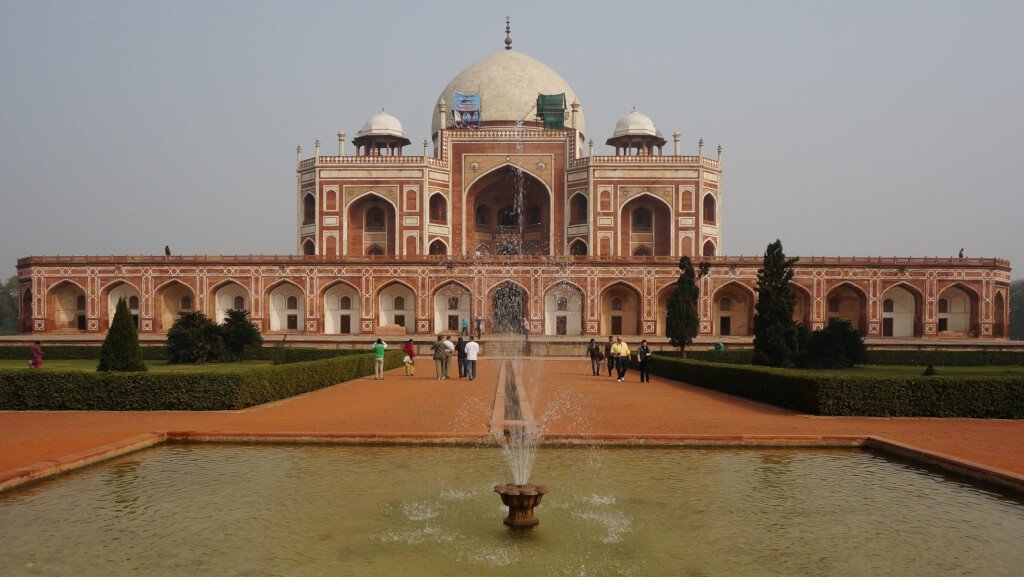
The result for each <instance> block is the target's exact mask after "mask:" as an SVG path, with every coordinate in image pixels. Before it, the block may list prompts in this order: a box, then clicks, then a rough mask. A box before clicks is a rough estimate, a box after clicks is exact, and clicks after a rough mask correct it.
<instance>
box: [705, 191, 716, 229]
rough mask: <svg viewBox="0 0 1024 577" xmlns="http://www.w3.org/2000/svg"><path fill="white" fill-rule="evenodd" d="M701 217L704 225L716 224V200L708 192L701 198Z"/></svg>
mask: <svg viewBox="0 0 1024 577" xmlns="http://www.w3.org/2000/svg"><path fill="white" fill-rule="evenodd" d="M701 216H702V217H703V222H704V224H718V200H717V199H715V195H714V194H712V193H710V192H708V193H705V194H704V196H702V197H701Z"/></svg>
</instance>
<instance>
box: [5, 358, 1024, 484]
mask: <svg viewBox="0 0 1024 577" xmlns="http://www.w3.org/2000/svg"><path fill="white" fill-rule="evenodd" d="M453 365H454V364H453ZM420 369H421V370H420V373H419V374H417V375H416V376H414V377H406V376H405V375H404V374H403V371H402V370H401V369H399V370H394V371H390V372H389V373H387V375H386V377H385V379H384V380H383V381H376V380H374V379H373V378H372V377H371V378H363V379H358V380H354V381H350V382H347V383H342V384H339V385H336V386H333V387H330V388H327V389H323V390H320V391H316V392H313V393H309V394H306V395H302V396H299V397H295V398H292V399H287V400H283V401H278V402H275V403H270V404H267V405H262V406H259V407H253V408H251V409H247V410H244V411H218V412H165V411H161V412H78V411H66V412H34V411H33V412H18V411H0V483H2V482H3V481H4V480H5V479H6V478H9V477H10V476H11V473H12V472H13V471H14V470H16V469H20V468H24V467H28V466H31V465H34V464H39V463H43V462H46V461H57V460H61V459H66V458H67V457H68V456H69V455H73V454H76V453H80V452H83V451H89V450H91V449H95V448H96V447H100V446H104V445H108V444H112V443H118V442H123V441H125V440H127V439H130V438H132V437H136V436H139V435H143V434H146V433H151V432H163V431H196V432H201V433H210V434H214V433H218V432H230V433H246V434H254V435H261V434H295V433H298V434H308V435H334V434H337V435H365V436H371V437H372V436H406V437H437V438H444V437H453V436H464V435H484V434H486V433H487V431H488V426H489V419H490V416H491V409H492V406H493V403H494V395H495V390H496V383H497V375H498V369H499V361H496V360H486V361H481V362H480V367H479V377H478V379H477V380H476V381H474V382H470V381H468V380H458V379H449V380H446V381H437V380H436V379H434V376H433V370H432V367H431V366H430V365H429V363H427V362H424V363H420ZM453 369H454V366H453ZM522 370H523V374H524V376H525V381H526V382H527V383H531V382H533V383H537V382H539V383H540V384H539V385H535V386H529V385H528V386H527V390H528V392H529V394H531V395H535V396H536V399H535V401H534V406H535V409H534V413H535V415H536V416H537V417H538V418H539V419H547V425H546V430H547V431H548V432H550V433H553V434H573V435H595V436H621V435H627V436H635V437H637V438H645V437H646V438H652V437H657V436H660V435H674V436H735V435H756V436H766V437H779V436H789V435H800V436H804V435H811V436H831V435H853V436H869V435H870V436H877V437H884V438H887V439H891V440H893V441H897V442H899V443H903V444H906V445H911V446H914V447H918V448H920V449H924V450H927V451H932V452H938V453H943V454H946V455H950V456H953V457H955V458H958V459H961V460H966V461H972V462H975V463H980V464H982V465H984V466H986V467H989V468H994V469H1000V470H1003V471H1008V472H1010V473H1013V474H1016V475H1024V421H1008V420H982V419H921V418H917V419H890V418H848V417H815V416H809V415H804V414H800V413H793V412H790V411H785V410H782V409H777V408H774V407H770V406H767V405H762V404H759V403H754V402H751V401H747V400H744V399H739V398H736V397H731V396H728V395H724V394H720V393H716V392H712V391H708V390H705V389H700V388H697V387H691V386H688V385H685V384H681V383H677V382H675V381H670V380H667V379H660V378H658V377H654V378H653V379H652V382H650V383H642V384H641V383H639V382H638V376H637V374H636V373H631V374H629V375H627V379H628V380H627V381H626V382H623V383H617V382H615V380H614V379H610V378H608V377H604V376H602V377H593V376H591V375H590V367H589V364H588V362H586V361H585V360H582V359H581V360H578V361H577V360H542V361H541V360H531V361H527V362H525V364H524V366H523V369H522ZM538 377H539V380H538Z"/></svg>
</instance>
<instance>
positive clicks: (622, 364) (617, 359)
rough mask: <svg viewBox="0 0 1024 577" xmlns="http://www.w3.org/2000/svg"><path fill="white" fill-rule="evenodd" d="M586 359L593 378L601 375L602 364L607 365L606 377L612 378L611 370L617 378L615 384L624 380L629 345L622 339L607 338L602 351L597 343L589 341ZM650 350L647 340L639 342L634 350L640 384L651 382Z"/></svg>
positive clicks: (628, 356) (627, 366) (627, 364)
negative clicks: (638, 368)
mask: <svg viewBox="0 0 1024 577" xmlns="http://www.w3.org/2000/svg"><path fill="white" fill-rule="evenodd" d="M586 354H587V357H589V358H590V369H591V372H592V373H593V374H594V376H595V377H597V376H600V375H601V368H602V365H601V364H602V363H604V362H607V363H608V376H609V377H610V376H612V370H614V371H615V375H616V376H617V377H618V381H617V382H620V383H621V382H622V380H623V379H625V378H626V369H627V368H629V358H630V355H631V354H632V352H631V351H630V350H629V345H628V344H626V343H625V342H623V340H622V337H613V336H609V337H608V342H607V343H605V344H604V350H603V351H602V350H601V345H599V344H597V341H595V340H594V339H590V344H589V345H588V346H587V353H586ZM651 354H652V353H651V348H650V347H649V346H647V339H644V340H642V341H640V347H639V348H638V349H637V350H636V364H637V366H639V367H640V382H641V383H644V382H647V383H649V382H651V361H652V360H653V357H652V356H651Z"/></svg>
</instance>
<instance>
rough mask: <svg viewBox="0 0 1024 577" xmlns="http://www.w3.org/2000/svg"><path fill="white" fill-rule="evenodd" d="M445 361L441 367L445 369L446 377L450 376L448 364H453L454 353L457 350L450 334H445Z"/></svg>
mask: <svg viewBox="0 0 1024 577" xmlns="http://www.w3.org/2000/svg"><path fill="white" fill-rule="evenodd" d="M444 350H445V354H444V361H443V362H442V364H441V368H442V369H443V370H444V378H446V379H447V378H448V365H449V364H451V360H452V353H454V352H455V343H453V342H452V338H451V337H450V336H448V335H445V336H444Z"/></svg>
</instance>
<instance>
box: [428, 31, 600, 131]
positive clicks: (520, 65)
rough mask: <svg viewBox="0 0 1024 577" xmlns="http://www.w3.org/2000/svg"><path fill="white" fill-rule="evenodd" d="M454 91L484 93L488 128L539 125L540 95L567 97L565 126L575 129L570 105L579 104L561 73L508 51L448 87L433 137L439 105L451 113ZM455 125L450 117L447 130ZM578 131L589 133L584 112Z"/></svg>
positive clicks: (472, 68) (482, 115)
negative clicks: (498, 124) (492, 125)
mask: <svg viewBox="0 0 1024 577" xmlns="http://www.w3.org/2000/svg"><path fill="white" fill-rule="evenodd" d="M454 91H459V92H463V93H472V92H479V93H480V121H481V124H482V126H484V127H486V126H487V124H488V123H490V122H496V121H497V122H501V123H502V124H503V125H507V123H514V122H516V121H519V120H525V121H535V120H536V115H537V111H536V109H535V107H536V104H537V95H538V94H561V93H565V105H566V109H567V111H566V117H565V126H566V128H572V112H571V108H570V105H571V104H572V103H573V102H578V101H579V99H578V98H576V93H575V92H574V91H573V89H572V87H571V86H569V83H567V82H566V81H565V79H564V78H562V77H561V76H559V75H558V73H557V72H555V71H554V70H552V69H551V68H549V67H548V66H547V65H545V64H544V63H542V62H540V61H538V60H535V59H533V58H530V57H529V56H527V55H525V54H522V53H520V52H516V51H514V50H511V49H506V50H502V51H501V52H498V53H496V54H492V55H490V56H488V57H486V58H484V59H483V60H480V61H478V62H475V63H474V64H471V65H470V66H469V67H468V68H466V69H465V70H463V71H462V72H459V73H458V75H456V76H455V78H453V79H452V81H451V82H449V83H448V85H447V86H445V87H444V90H442V91H441V95H440V96H438V98H437V101H436V102H435V103H434V104H435V106H434V113H433V119H434V120H433V122H431V129H430V132H431V134H435V133H436V132H437V130H438V128H440V126H439V120H438V114H437V105H438V104H440V103H441V100H442V99H443V100H444V101H445V103H446V104H445V105H446V107H447V109H448V110H449V111H450V110H451V109H452V93H453V92H454ZM453 124H454V120H453V119H452V118H451V116H450V115H448V116H447V120H446V125H447V126H446V128H447V127H450V126H452V125H453ZM576 128H577V129H578V130H579V131H580V134H581V135H582V134H584V133H585V132H586V122H585V120H584V118H583V109H582V108H581V109H580V110H579V111H577V113H576ZM581 138H582V136H581Z"/></svg>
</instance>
